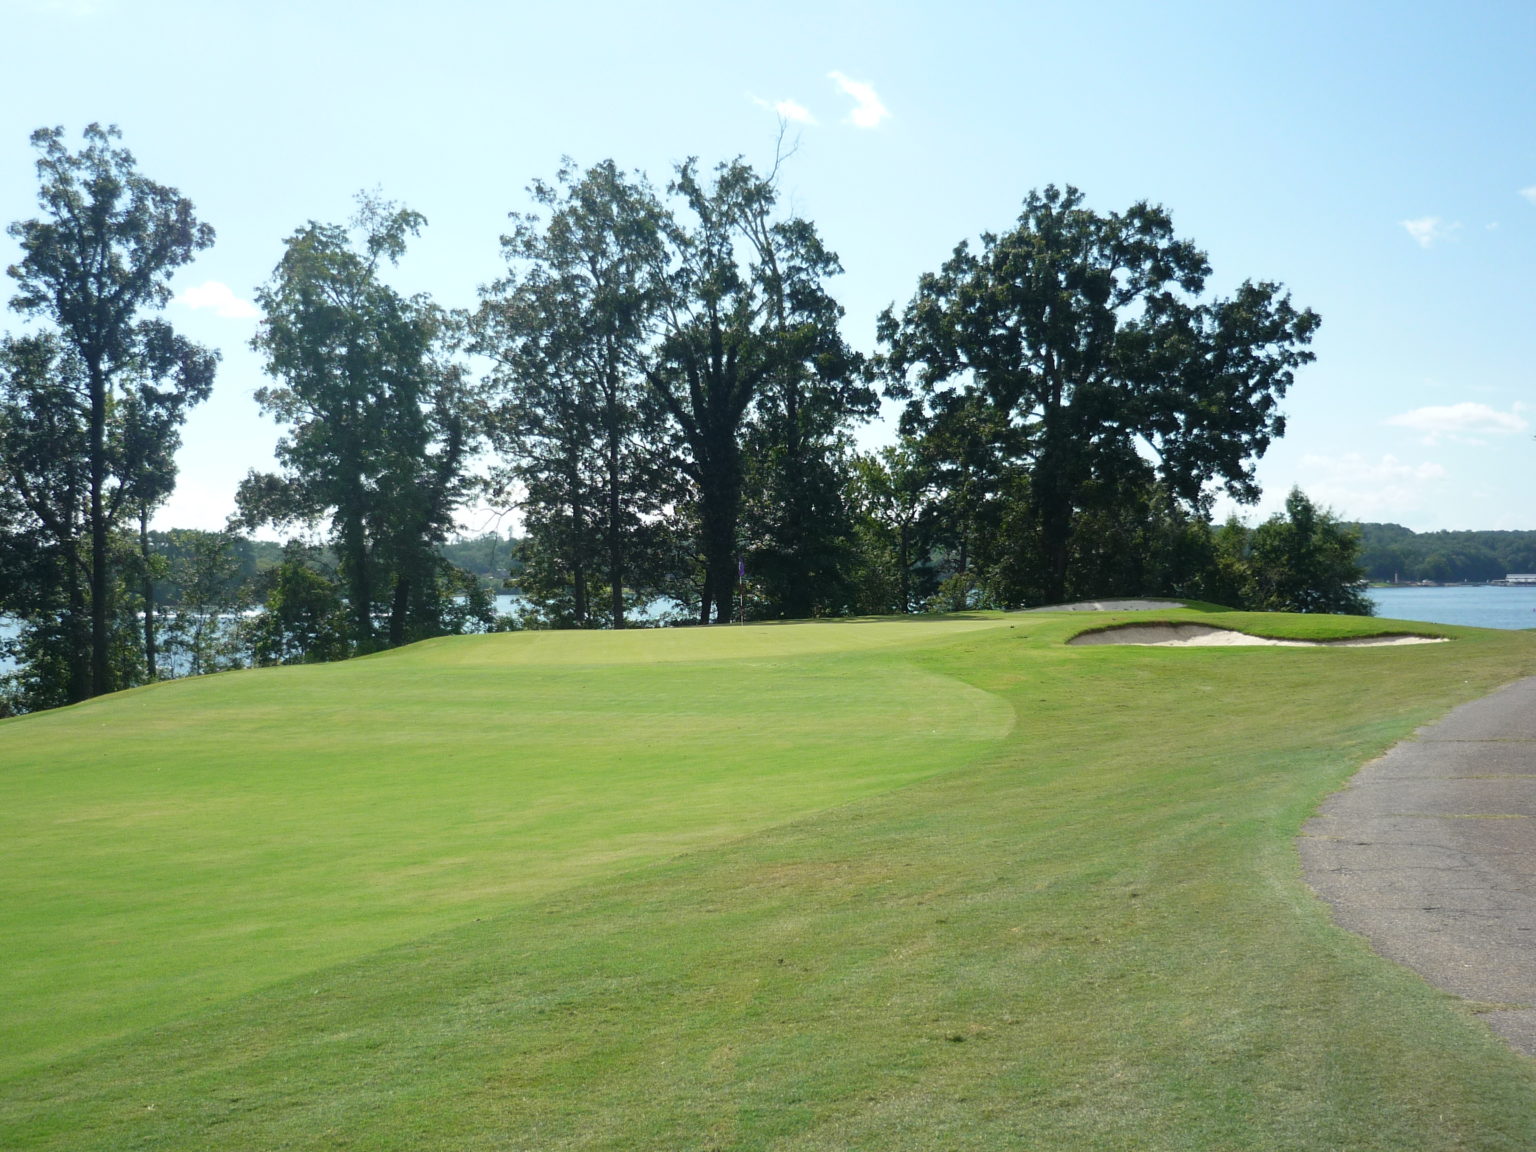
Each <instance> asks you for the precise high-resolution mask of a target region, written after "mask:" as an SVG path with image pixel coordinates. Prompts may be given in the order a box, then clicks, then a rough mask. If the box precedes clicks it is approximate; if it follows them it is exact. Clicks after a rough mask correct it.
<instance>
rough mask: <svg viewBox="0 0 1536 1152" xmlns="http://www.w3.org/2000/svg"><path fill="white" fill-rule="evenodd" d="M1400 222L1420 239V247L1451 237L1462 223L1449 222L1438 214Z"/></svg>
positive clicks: (1416, 238) (1432, 244)
mask: <svg viewBox="0 0 1536 1152" xmlns="http://www.w3.org/2000/svg"><path fill="white" fill-rule="evenodd" d="M1399 223H1400V224H1402V226H1403V227H1404V228H1405V229H1406V230H1407V232H1408V235H1410V236H1412V237H1413V238H1414V239H1415V240H1417V241H1418V244H1419V247H1420V248H1429V247H1432V246H1434V245H1436V244H1438V243H1440V241H1442V240H1447V239H1449V238H1450V237H1451V235H1452V234H1453V233H1454V232H1456V230H1457V229H1459V228H1460V227H1461V225H1460V224H1447V223H1446V222H1445V221H1444V220H1442V219H1440V217H1438V216H1420V217H1418V218H1417V219H1414V220H1401V221H1399Z"/></svg>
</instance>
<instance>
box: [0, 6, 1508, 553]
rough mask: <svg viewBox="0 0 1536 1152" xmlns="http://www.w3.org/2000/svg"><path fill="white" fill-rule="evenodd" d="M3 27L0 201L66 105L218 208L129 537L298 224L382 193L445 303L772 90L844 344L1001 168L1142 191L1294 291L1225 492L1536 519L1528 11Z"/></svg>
mask: <svg viewBox="0 0 1536 1152" xmlns="http://www.w3.org/2000/svg"><path fill="white" fill-rule="evenodd" d="M0 27H3V28H4V29H5V39H6V43H7V49H8V50H7V53H6V56H7V62H6V66H5V68H4V70H3V72H0V218H3V220H4V221H11V220H17V219H21V218H25V217H28V216H31V215H33V214H34V212H35V195H36V182H35V175H34V172H33V168H32V162H33V158H34V157H33V153H32V149H31V148H30V146H29V145H28V143H27V139H28V136H29V134H30V133H31V131H32V130H33V129H35V128H37V127H39V126H43V125H55V124H58V125H63V126H64V127H65V128H66V130H67V131H68V132H69V133H70V136H71V138H72V139H78V136H77V133H78V131H79V129H80V128H82V127H83V126H84V125H85V124H86V123H88V122H90V121H93V120H94V121H100V122H103V123H116V124H118V125H119V126H120V127H121V128H122V130H123V133H124V141H123V142H124V143H125V144H126V145H127V146H128V147H129V148H130V149H131V150H132V151H133V152H134V153H135V155H136V156H137V158H138V161H139V166H140V169H141V170H142V171H143V172H145V173H146V174H147V175H149V176H151V177H152V178H154V179H156V180H159V181H161V182H163V183H168V184H171V185H174V186H175V187H177V188H178V189H180V190H181V191H182V192H183V193H184V194H185V195H187V196H188V197H190V198H191V199H192V200H193V202H194V203H195V204H196V205H197V208H198V212H199V215H200V217H201V218H202V219H204V220H206V221H207V222H208V223H210V224H212V225H213V226H214V228H215V229H217V231H218V237H219V239H218V243H217V244H216V245H215V247H214V248H212V249H211V250H209V251H208V252H206V253H204V254H202V256H201V257H200V258H199V259H198V261H197V262H196V264H195V265H192V266H190V267H189V268H187V269H184V270H183V272H182V273H181V275H180V276H179V278H178V280H177V288H178V291H179V292H180V295H179V296H178V299H177V301H176V302H174V303H173V304H172V305H171V306H170V308H169V309H168V316H169V318H170V319H171V320H172V321H173V322H174V323H175V324H176V325H177V326H178V327H179V328H181V329H182V330H183V331H184V332H186V333H187V334H188V335H190V336H192V337H194V338H196V339H199V340H201V341H203V342H204V343H207V344H210V345H212V346H215V347H217V348H219V349H220V350H221V351H222V353H223V355H224V362H223V366H222V369H221V372H220V376H219V380H218V383H217V385H216V388H215V394H214V397H213V399H212V400H211V401H210V402H209V403H208V404H206V405H204V406H203V407H202V408H201V409H199V410H198V411H197V412H196V413H195V414H194V415H193V417H192V419H191V420H190V421H189V423H188V425H187V427H186V430H185V440H186V447H185V448H184V450H183V452H182V454H181V457H180V465H181V482H180V486H179V489H178V492H177V494H176V496H175V497H174V498H173V499H172V501H171V502H170V504H169V505H168V506H167V507H166V508H165V509H164V510H163V512H162V513H161V515H160V517H159V520H158V523H159V525H160V526H162V527H171V526H179V527H208V528H212V527H218V526H219V525H220V524H221V523H222V521H223V519H224V517H225V516H226V515H227V514H228V512H229V511H230V509H231V507H232V500H233V493H234V490H235V486H236V484H237V483H238V482H239V480H240V478H241V477H242V476H243V475H244V474H245V472H246V471H247V470H248V469H250V468H252V467H255V468H268V467H270V466H271V455H270V454H271V448H272V444H273V443H274V441H275V440H276V437H277V435H278V429H277V428H276V427H275V426H274V425H272V424H271V423H270V422H269V421H268V420H267V419H266V418H265V417H263V416H261V415H260V413H259V411H258V409H257V407H256V405H255V402H254V400H253V398H252V394H253V393H254V391H255V390H256V389H257V388H258V387H260V386H261V385H262V383H263V378H262V375H261V371H260V365H259V363H258V362H257V360H256V358H255V357H254V355H253V354H252V353H251V352H249V350H248V349H247V347H246V342H247V341H248V340H249V338H250V335H251V333H252V331H253V330H254V324H255V320H254V319H252V318H251V316H250V315H249V312H250V309H249V308H248V307H242V306H241V302H244V301H249V299H250V298H251V295H252V292H253V290H254V288H255V286H256V285H257V284H259V283H261V282H262V281H263V280H264V279H265V278H266V277H267V275H268V274H269V273H270V271H271V268H272V266H273V264H274V263H275V262H276V260H277V257H278V254H279V251H280V246H281V242H282V239H283V237H285V236H287V235H288V234H289V233H291V232H292V231H293V230H294V229H295V228H297V227H299V226H301V225H302V224H303V223H304V222H305V221H306V220H308V219H318V220H326V221H339V220H344V219H345V218H346V217H347V216H348V215H349V214H350V212H351V209H352V197H353V195H354V194H355V193H356V192H357V191H359V190H361V189H374V188H377V189H380V190H382V192H383V193H384V194H385V195H386V196H387V197H389V198H391V199H394V200H398V201H401V202H403V203H405V204H407V205H409V206H410V207H412V208H415V209H417V210H418V211H420V212H422V213H424V214H425V215H426V217H427V219H428V221H429V226H428V228H427V229H426V231H425V232H424V234H423V235H422V237H421V238H420V239H418V240H417V241H416V243H415V244H414V246H413V248H412V250H411V252H410V253H409V254H408V255H407V257H406V260H405V261H404V262H403V264H402V265H401V268H400V269H399V271H398V273H397V274H396V280H397V283H398V284H399V285H400V286H401V287H402V288H405V289H408V290H410V291H429V292H431V293H433V294H434V296H436V297H437V299H438V300H439V301H440V302H441V303H443V304H445V305H448V306H461V307H467V306H471V305H472V304H473V303H474V302H475V299H476V294H477V289H478V287H479V285H481V284H483V283H485V282H487V281H489V280H491V279H493V278H494V277H495V276H496V275H498V273H499V272H500V271H501V267H502V265H501V257H500V252H499V246H498V237H499V235H500V234H501V233H502V232H503V231H504V230H505V225H506V214H507V213H508V212H509V211H514V210H521V209H524V208H526V207H528V201H527V197H526V194H525V191H524V190H525V188H526V186H527V184H528V182H529V181H530V180H531V179H533V178H536V177H542V178H550V177H552V176H553V174H554V172H555V170H556V169H557V167H558V166H559V163H560V158H561V157H562V156H563V155H569V156H571V157H572V158H574V159H575V160H576V161H577V162H578V163H579V164H583V165H585V164H591V163H595V162H596V161H598V160H601V159H605V158H608V157H612V158H613V159H614V160H615V161H617V162H618V163H619V165H620V166H621V167H624V168H628V169H642V170H644V171H646V172H647V173H649V174H650V176H651V177H652V179H653V180H654V181H655V182H657V183H665V179H666V176H667V174H668V173H669V171H670V169H671V167H672V165H673V164H674V163H676V162H677V161H679V160H682V159H684V158H686V157H688V156H697V157H699V158H700V160H701V162H702V163H704V164H706V165H709V164H713V163H715V162H716V161H719V160H723V159H727V158H730V157H733V156H736V155H743V156H745V157H746V158H747V159H748V160H751V161H754V162H757V163H759V164H766V163H768V162H771V160H772V156H773V150H774V142H775V138H776V134H777V130H778V121H779V119H780V118H781V117H784V116H787V117H789V121H788V122H789V127H790V130H791V134H792V136H793V137H794V138H795V139H797V140H798V149H797V150H796V152H795V154H794V155H793V157H792V158H791V159H790V160H789V161H788V163H787V164H786V165H785V167H784V169H783V172H782V177H781V189H782V193H783V198H784V202H785V203H786V204H787V205H789V206H790V207H792V208H793V209H794V210H795V211H796V212H798V213H800V214H802V215H805V216H808V217H809V218H811V219H812V220H814V221H815V223H816V224H817V226H818V228H819V229H820V231H821V233H822V235H823V237H824V238H825V240H826V241H827V243H828V244H829V245H830V246H831V247H832V248H833V249H834V250H836V251H837V252H838V253H839V255H840V256H841V258H842V261H843V264H844V267H845V268H846V272H845V274H844V275H843V276H842V277H840V278H839V281H838V283H836V284H835V285H834V294H835V295H836V296H837V297H838V299H839V300H840V301H841V303H842V304H843V306H844V307H845V308H846V310H847V320H846V333H847V336H848V338H849V339H850V340H851V341H852V342H853V343H854V345H855V346H857V347H860V348H863V349H865V350H873V347H874V322H875V317H876V315H877V314H878V312H879V311H880V310H881V309H882V308H883V307H885V306H886V305H887V304H890V303H892V302H893V301H895V302H901V301H905V300H906V299H907V298H908V297H909V296H910V295H911V293H912V290H913V288H914V286H915V283H916V280H917V277H918V275H919V274H920V273H922V272H924V271H927V270H931V269H933V268H936V267H937V266H938V264H939V263H941V262H942V261H943V259H944V258H945V257H946V256H947V255H948V253H949V252H950V250H951V249H952V248H953V247H954V245H955V244H956V243H957V242H958V241H960V240H962V239H966V238H974V237H975V236H976V235H977V234H978V233H980V232H982V231H987V230H990V231H1002V230H1005V229H1007V228H1008V227H1009V226H1010V225H1011V224H1012V223H1013V222H1014V220H1015V218H1016V216H1017V212H1018V207H1019V203H1020V201H1021V200H1022V198H1023V196H1024V195H1025V193H1026V192H1027V191H1028V190H1029V189H1031V188H1037V187H1043V186H1044V185H1046V184H1049V183H1056V184H1075V185H1077V186H1078V187H1079V188H1081V189H1082V190H1083V191H1084V193H1085V194H1086V196H1087V198H1088V201H1089V204H1090V205H1091V206H1093V207H1095V208H1098V209H1101V210H1104V211H1110V210H1118V209H1123V208H1125V207H1126V206H1128V205H1129V204H1131V203H1132V202H1134V201H1136V200H1141V199H1147V200H1152V201H1155V202H1159V203H1161V204H1163V205H1164V206H1165V207H1166V208H1167V209H1168V210H1169V212H1170V213H1171V214H1172V217H1173V220H1174V224H1175V226H1176V228H1177V230H1178V231H1179V232H1180V233H1181V234H1182V235H1184V236H1187V237H1189V238H1191V239H1193V240H1194V241H1195V242H1196V243H1198V244H1199V245H1200V246H1201V247H1202V248H1203V249H1204V250H1205V251H1206V252H1207V253H1208V255H1209V257H1210V262H1211V264H1212V266H1213V268H1214V272H1215V274H1214V276H1213V279H1212V287H1213V288H1214V289H1215V290H1216V291H1219V292H1225V291H1228V290H1230V289H1231V287H1232V286H1234V285H1235V284H1237V283H1238V282H1240V281H1241V280H1243V279H1247V278H1252V279H1269V280H1278V281H1280V282H1281V283H1283V284H1284V285H1285V286H1286V287H1287V288H1288V289H1289V290H1290V291H1291V293H1292V296H1293V299H1294V300H1295V302H1296V303H1297V304H1298V305H1305V306H1308V307H1311V308H1313V309H1315V310H1316V311H1317V312H1319V313H1320V314H1321V316H1322V317H1323V326H1322V329H1321V331H1320V332H1319V334H1318V338H1317V340H1316V341H1315V344H1314V350H1315V351H1316V353H1317V357H1318V359H1317V363H1315V364H1313V365H1311V366H1309V367H1308V368H1306V369H1303V370H1302V372H1301V373H1300V374H1299V376H1298V378H1297V381H1296V385H1295V387H1294V388H1293V389H1292V391H1291V393H1290V395H1289V397H1288V399H1287V401H1286V403H1285V410H1286V412H1287V415H1288V420H1289V432H1288V434H1287V435H1286V437H1285V438H1284V439H1283V440H1282V441H1280V442H1279V443H1277V444H1276V445H1275V446H1274V447H1272V448H1271V450H1270V452H1269V454H1268V455H1267V456H1266V457H1265V458H1264V459H1263V461H1262V462H1261V463H1260V465H1259V477H1260V479H1261V481H1262V482H1263V484H1264V486H1265V500H1264V502H1263V503H1262V504H1261V505H1260V506H1259V507H1258V508H1257V509H1251V510H1247V511H1246V512H1245V513H1244V514H1245V515H1247V516H1248V517H1249V518H1250V519H1251V518H1253V517H1256V516H1260V515H1263V514H1266V513H1268V512H1269V511H1272V510H1273V509H1274V508H1276V507H1278V506H1279V504H1280V503H1281V502H1282V501H1283V500H1284V497H1285V494H1286V492H1287V490H1288V489H1289V488H1290V487H1291V486H1292V485H1300V486H1301V487H1302V488H1303V489H1304V490H1305V491H1307V492H1308V494H1309V495H1311V496H1312V497H1313V498H1314V499H1316V500H1318V501H1319V502H1321V503H1323V504H1326V505H1327V506H1329V507H1331V508H1332V509H1333V510H1334V511H1335V512H1336V513H1337V514H1338V515H1340V516H1342V517H1344V518H1347V519H1364V520H1389V521H1396V522H1398V523H1401V524H1405V525H1407V526H1408V527H1410V528H1413V529H1415V530H1418V531H1425V530H1433V529H1441V528H1525V529H1529V528H1536V500H1533V497H1532V494H1533V484H1532V480H1533V478H1536V440H1533V434H1536V131H1533V125H1536V5H1532V4H1529V3H1477V2H1470V3H1464V4H1462V5H1460V6H1457V7H1454V8H1453V7H1451V6H1447V5H1440V4H1412V3H1403V4H1390V5H1389V4H1371V3H1343V2H1340V3H1290V4H1286V5H1276V4H1256V3H1255V4H1248V3H1230V2H1229V3H1178V2H1172V3H1167V2H1165V3H1155V4H1153V3H1129V2H1124V3H1110V2H1105V3H1094V2H1092V0H1088V2H1084V3H1079V4H1075V5H1061V4H1035V3H1029V2H1019V3H980V2H969V3H967V2H959V3H948V4H944V5H942V6H941V5H939V4H901V3H893V2H885V3H879V4H875V3H863V2H845V3H838V2H836V0H826V2H823V3H798V2H793V0H781V2H779V3H776V4H752V5H748V4H734V3H725V2H715V3H666V2H663V0H658V2H657V3H653V4H650V5H634V4H627V3H608V2H594V3H585V4H580V5H566V6H557V5H552V4H540V5H527V4H517V3H495V4H492V3H470V2H466V0H438V2H436V3H433V4H430V5H423V4H420V3H410V4H406V3H391V2H379V3H373V4H369V5H352V4H340V3H333V2H330V0H312V2H311V3H307V4H297V3H287V2H283V0H267V2H266V3H261V4H254V3H240V2H223V3H207V2H204V3H199V4H191V3H178V2H173V0H163V2H162V0H0ZM0 255H3V262H4V263H9V262H10V261H11V260H12V259H13V258H14V247H13V246H12V243H11V241H10V240H9V238H5V237H0ZM209 285H215V286H223V288H224V289H227V292H223V291H221V290H220V288H218V287H209ZM7 295H8V290H7ZM221 301H222V304H221V303H220V302H221ZM0 327H8V328H11V329H15V328H17V327H19V321H18V320H16V319H14V318H13V317H12V316H10V314H7V318H6V320H4V321H0ZM887 435H888V432H886V431H885V430H884V429H882V428H881V427H879V426H875V427H871V428H868V429H866V430H865V431H864V432H863V433H861V437H862V439H863V440H864V442H865V443H867V444H873V443H877V442H879V441H880V440H881V439H882V438H883V437H885V436H887ZM480 526H481V522H479V521H476V522H472V523H469V524H468V525H467V527H470V528H478V527H480Z"/></svg>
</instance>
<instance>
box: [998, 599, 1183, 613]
mask: <svg viewBox="0 0 1536 1152" xmlns="http://www.w3.org/2000/svg"><path fill="white" fill-rule="evenodd" d="M1183 607H1184V601H1182V600H1079V601H1077V602H1076V603H1075V604H1052V605H1050V606H1049V607H1046V608H1026V609H1024V611H1026V612H1155V611H1157V610H1158V609H1159V608H1183Z"/></svg>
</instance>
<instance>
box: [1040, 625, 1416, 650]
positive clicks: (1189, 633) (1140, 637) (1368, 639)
mask: <svg viewBox="0 0 1536 1152" xmlns="http://www.w3.org/2000/svg"><path fill="white" fill-rule="evenodd" d="M1445 640H1446V637H1444V636H1405V635H1403V634H1401V633H1399V634H1397V635H1395V636H1357V637H1355V638H1353V639H1350V640H1273V639H1270V638H1269V637H1267V636H1250V635H1248V633H1246V632H1235V631H1233V630H1232V629H1230V628H1212V627H1210V626H1208V625H1205V624H1127V625H1126V626H1124V627H1122V628H1101V629H1098V630H1097V631H1094V632H1082V633H1079V634H1078V635H1076V636H1074V637H1072V639H1070V640H1068V641H1067V643H1068V644H1140V645H1156V646H1158V647H1176V648H1209V647H1230V646H1234V645H1249V644H1254V645H1257V644H1263V645H1270V646H1273V647H1277V648H1367V647H1371V648H1374V647H1381V646H1384V645H1395V644H1441V643H1444V641H1445Z"/></svg>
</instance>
